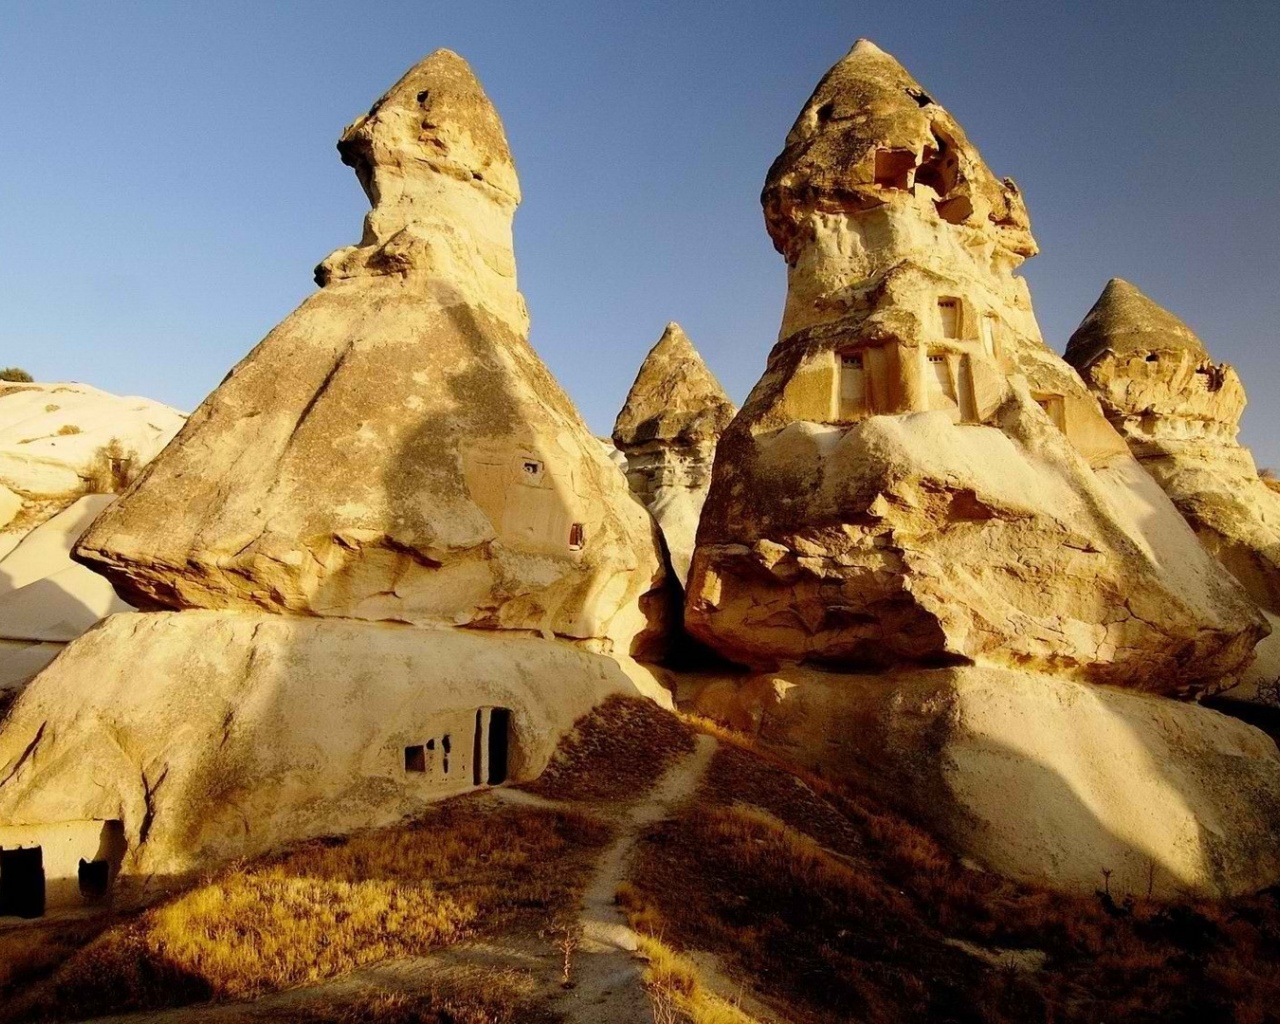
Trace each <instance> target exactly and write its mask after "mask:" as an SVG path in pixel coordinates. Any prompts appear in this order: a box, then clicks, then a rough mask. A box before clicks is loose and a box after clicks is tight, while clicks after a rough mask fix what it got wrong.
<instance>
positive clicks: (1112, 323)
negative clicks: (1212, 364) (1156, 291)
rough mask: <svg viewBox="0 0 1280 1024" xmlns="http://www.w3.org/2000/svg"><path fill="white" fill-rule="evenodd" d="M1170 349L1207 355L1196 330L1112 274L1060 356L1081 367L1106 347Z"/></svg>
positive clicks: (1117, 349)
mask: <svg viewBox="0 0 1280 1024" xmlns="http://www.w3.org/2000/svg"><path fill="white" fill-rule="evenodd" d="M1171 350H1173V351H1187V352H1192V353H1194V354H1195V355H1196V356H1198V357H1199V358H1201V359H1207V358H1208V357H1209V353H1208V351H1207V350H1206V349H1205V347H1204V343H1203V342H1201V341H1200V339H1199V338H1198V337H1196V333H1195V331H1193V330H1192V329H1191V328H1190V327H1188V326H1187V325H1186V324H1185V323H1183V322H1182V321H1181V320H1179V319H1178V318H1177V317H1176V316H1174V315H1173V314H1172V313H1170V312H1169V311H1168V310H1167V309H1165V308H1164V307H1163V306H1161V305H1159V304H1157V303H1156V302H1153V301H1152V300H1151V299H1149V298H1148V297H1147V296H1146V295H1144V294H1143V293H1142V292H1141V291H1139V290H1138V288H1137V287H1135V286H1134V285H1132V284H1130V283H1129V282H1128V281H1125V280H1124V279H1122V278H1119V277H1113V278H1112V279H1111V280H1110V281H1108V282H1107V286H1106V287H1105V288H1104V289H1103V290H1102V294H1101V295H1100V296H1099V297H1098V301H1097V302H1095V303H1094V304H1093V308H1092V309H1090V310H1089V312H1088V313H1086V314H1085V318H1084V319H1083V320H1082V321H1081V322H1080V326H1079V327H1077V328H1076V330H1075V333H1074V334H1072V335H1071V339H1070V340H1069V341H1068V342H1067V351H1066V354H1065V355H1064V357H1063V358H1065V359H1066V361H1067V362H1068V363H1070V364H1071V365H1072V366H1074V367H1075V368H1076V369H1077V370H1083V369H1084V368H1085V367H1087V366H1088V365H1089V364H1090V363H1093V362H1094V361H1095V360H1097V359H1098V358H1099V357H1100V356H1101V355H1102V354H1103V353H1104V352H1107V351H1111V352H1115V353H1116V354H1117V355H1123V354H1128V353H1133V352H1161V351H1171Z"/></svg>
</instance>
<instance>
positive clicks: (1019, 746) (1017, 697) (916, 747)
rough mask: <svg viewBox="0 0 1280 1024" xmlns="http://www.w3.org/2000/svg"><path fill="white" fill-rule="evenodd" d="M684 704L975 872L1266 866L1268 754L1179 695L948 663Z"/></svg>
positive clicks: (780, 685) (1175, 887) (1259, 880)
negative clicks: (884, 810)
mask: <svg viewBox="0 0 1280 1024" xmlns="http://www.w3.org/2000/svg"><path fill="white" fill-rule="evenodd" d="M694 706H695V707H697V708H699V709H700V710H704V711H707V712H709V713H711V714H713V715H714V716H716V717H720V718H724V719H727V720H735V721H736V722H737V724H739V725H740V726H742V727H745V728H749V729H750V730H752V731H753V732H754V733H755V734H756V737H757V741H758V742H759V743H760V744H762V745H763V746H765V747H767V748H768V749H770V750H773V751H774V752H776V753H778V754H780V755H781V756H783V757H784V758H786V759H787V760H789V761H791V762H793V763H797V764H801V765H805V766H808V767H810V768H814V769H819V770H821V772H822V773H823V774H825V775H827V776H829V777H834V778H838V779H843V780H846V781H847V782H849V783H851V784H853V785H856V786H857V787H858V788H859V789H861V790H870V791H873V792H875V793H876V794H877V795H878V796H880V797H881V798H882V799H885V800H887V801H889V802H890V803H891V804H893V805H895V806H897V807H898V808H899V809H900V810H902V811H904V812H906V813H907V814H908V815H909V816H911V817H912V818H913V819H914V820H916V821H921V822H924V823H925V824H927V825H928V826H929V827H930V828H932V829H933V830H934V831H935V832H936V833H937V834H938V835H940V836H941V837H942V838H944V839H945V840H946V841H948V843H949V844H950V845H951V846H952V847H953V848H954V849H955V850H956V851H957V852H959V853H961V854H963V855H965V856H967V857H970V858H971V859H973V860H976V861H978V862H979V863H981V864H982V865H984V866H986V867H987V868H989V869H990V870H993V871H996V872H999V873H1000V874H1003V875H1007V876H1009V877H1012V878H1016V879H1019V880H1021V881H1024V882H1030V883H1032V884H1037V885H1045V886H1048V887H1051V888H1055V889H1059V890H1065V891H1069V892H1078V893H1082V894H1091V893H1093V892H1094V891H1096V890H1103V889H1109V891H1110V893H1111V895H1112V896H1113V897H1114V898H1115V899H1116V900H1117V901H1118V900H1120V899H1122V898H1123V897H1125V896H1129V895H1132V896H1135V897H1139V898H1145V897H1149V896H1151V897H1155V898H1157V899H1174V898H1206V897H1207V898H1222V897H1228V896H1233V895H1237V894H1240V893H1246V892H1251V891H1254V890H1257V889H1261V888H1264V887H1266V886H1269V885H1273V884H1275V882H1276V881H1277V879H1280V841H1278V839H1277V837H1278V836H1280V753H1278V752H1277V750H1276V746H1275V744H1274V743H1273V742H1272V741H1271V740H1270V739H1269V738H1268V737H1267V736H1266V735H1264V734H1263V733H1262V732H1260V731H1258V730H1257V729H1254V728H1252V727H1251V726H1248V725H1245V724H1244V723H1243V722H1240V721H1237V720H1236V719H1234V718H1230V717H1228V716H1226V715H1222V714H1219V713H1217V712H1216V711H1211V710H1209V709H1208V708H1204V707H1199V706H1197V705H1195V704H1188V703H1182V702H1179V701H1172V700H1168V699H1167V698H1164V697H1154V696H1150V695H1147V694H1140V693H1134V692H1132V691H1131V690H1122V689H1117V688H1112V687H1106V686H1094V685H1091V684H1084V683H1078V682H1073V681H1070V680H1066V679H1061V678H1058V677H1054V676H1047V675H1039V674H1034V673H1028V672H1018V671H1015V670H1010V669H1004V668H996V667H991V666H963V667H956V668H944V669H931V670H914V671H912V670H899V671H895V672H889V673H885V674H879V675H848V674H837V673H825V672H819V671H814V670H812V669H803V668H791V669H786V670H784V671H781V672H779V673H775V674H764V675H760V676H758V677H754V678H752V679H750V680H747V681H745V682H744V683H743V684H741V685H740V686H739V687H736V688H732V689H730V688H728V687H726V686H725V684H723V683H720V684H717V685H713V686H711V687H708V688H707V691H706V692H705V693H704V694H702V695H699V696H698V697H696V698H695V699H694Z"/></svg>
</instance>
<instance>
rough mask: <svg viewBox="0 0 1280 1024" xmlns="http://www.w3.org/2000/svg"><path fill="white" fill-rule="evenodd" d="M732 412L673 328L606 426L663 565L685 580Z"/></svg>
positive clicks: (689, 345)
mask: <svg viewBox="0 0 1280 1024" xmlns="http://www.w3.org/2000/svg"><path fill="white" fill-rule="evenodd" d="M735 412H737V409H736V408H735V407H734V405H733V403H732V402H730V401H729V397H728V396H727V395H726V394H725V393H724V389H723V388H722V387H721V386H720V382H719V381H718V380H716V378H715V376H714V375H713V374H712V373H711V370H710V369H708V367H707V364H706V363H705V362H704V361H703V359H702V356H701V355H700V354H699V353H698V350H697V349H696V348H694V347H693V342H691V341H690V340H689V336H688V335H687V334H685V332H684V330H683V328H681V326H680V325H679V324H677V323H674V322H672V323H669V324H667V328H666V330H665V331H663V332H662V337H661V338H659V339H658V343H657V344H656V345H654V347H653V348H652V349H651V350H650V351H649V354H648V355H647V356H646V357H645V360H644V362H643V363H641V364H640V372H639V373H637V374H636V379H635V383H633V384H632V385H631V390H630V391H629V392H628V393H627V399H626V401H625V402H624V403H623V406H622V410H621V411H620V412H619V413H618V418H617V421H616V422H615V423H614V425H613V442H614V444H615V445H616V446H617V448H618V451H619V452H621V453H622V455H623V456H624V457H625V460H626V465H625V468H626V474H627V481H628V483H629V484H630V485H631V489H632V490H633V491H634V492H635V494H636V496H637V497H639V499H640V500H641V501H642V502H644V504H645V507H646V508H647V509H648V510H649V511H650V512H651V513H652V514H653V517H654V519H656V520H657V522H658V526H659V527H660V528H661V529H662V535H663V538H664V539H665V540H666V542H667V551H668V553H669V554H670V556H671V565H672V568H673V569H674V570H675V574H676V576H677V577H679V579H680V582H681V584H683V583H684V582H685V580H686V578H687V577H688V575H689V561H690V559H691V558H692V557H693V546H694V539H695V537H696V535H697V532H698V517H699V516H700V515H701V513H702V505H703V502H704V501H706V497H707V488H708V487H709V486H710V485H711V466H712V463H713V462H714V461H715V454H716V442H717V441H718V440H719V438H720V433H721V431H723V430H724V428H725V427H726V426H728V424H729V421H730V420H732V419H733V415H734V413H735Z"/></svg>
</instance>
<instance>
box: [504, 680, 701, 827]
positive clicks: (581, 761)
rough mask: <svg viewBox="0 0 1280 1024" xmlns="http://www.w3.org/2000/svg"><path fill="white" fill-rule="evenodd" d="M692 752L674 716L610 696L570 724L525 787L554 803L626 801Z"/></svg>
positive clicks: (681, 724)
mask: <svg viewBox="0 0 1280 1024" xmlns="http://www.w3.org/2000/svg"><path fill="white" fill-rule="evenodd" d="M693 747H694V743H693V735H692V732H691V731H690V729H689V727H688V726H687V725H685V724H684V722H682V721H681V720H680V719H679V718H678V717H677V716H676V715H673V714H672V713H671V712H669V711H664V710H663V709H662V708H660V707H658V705H657V704H654V703H653V702H652V701H649V700H643V699H640V698H635V697H610V698H609V699H608V700H607V701H605V702H604V703H603V704H601V705H600V706H599V707H597V708H596V709H595V710H593V711H592V712H591V713H590V714H587V715H585V716H584V717H582V718H580V719H579V720H578V721H577V722H575V723H574V727H573V731H572V732H570V733H569V735H568V736H567V737H566V738H565V739H564V741H563V742H562V743H561V744H560V746H559V748H558V749H557V750H556V753H555V756H554V757H553V758H552V760H551V763H550V764H549V765H548V766H547V770H546V771H544V772H543V773H542V775H541V776H539V778H538V779H537V780H536V781H534V782H533V783H531V784H530V785H529V786H528V787H527V788H528V789H529V790H530V791H531V792H533V793H537V794H538V795H540V796H544V797H547V798H549V799H554V800H580V801H591V802H596V801H601V802H603V801H625V800H630V799H633V798H634V797H636V796H639V795H640V794H642V793H645V792H647V791H648V790H649V789H650V788H652V786H653V785H654V783H656V782H657V781H658V779H659V778H661V777H662V773H663V772H665V771H666V770H667V769H668V768H669V767H670V766H671V765H672V764H673V763H674V762H675V761H676V759H677V758H679V757H681V756H683V755H685V754H689V753H692V752H693Z"/></svg>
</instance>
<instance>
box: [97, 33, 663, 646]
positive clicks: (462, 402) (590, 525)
mask: <svg viewBox="0 0 1280 1024" xmlns="http://www.w3.org/2000/svg"><path fill="white" fill-rule="evenodd" d="M338 149H339V152H340V153H341V156H342V159H343V161H344V162H345V163H347V164H349V165H351V166H352V167H353V168H354V169H355V172H356V175H357V177H358V178H359V179H360V183H361V185H362V186H363V187H364V189H365V191H366V193H367V194H368V197H369V200H370V203H371V204H372V209H371V211H370V212H369V215H368V216H367V217H366V218H365V226H364V237H363V239H362V240H361V242H360V244H359V245H356V246H351V247H348V248H345V249H340V250H338V251H337V252H335V253H334V254H332V255H331V256H330V257H329V258H328V259H326V260H325V261H324V262H323V263H322V264H321V265H320V268H319V270H318V272H317V280H318V281H319V282H320V284H321V285H322V287H321V288H320V290H319V291H318V292H317V293H316V294H314V295H313V296H311V297H310V298H309V299H307V300H306V301H305V302H304V303H303V304H302V305H301V306H300V307H299V308H298V310H297V311H295V312H294V313H293V314H292V315H291V316H289V317H288V318H287V319H286V320H285V321H284V322H283V323H282V324H280V326H278V327H277V328H276V329H275V330H273V331H272V332H271V333H270V334H269V335H268V336H267V337H266V339H264V340H263V341H262V343H261V344H259V345H258V347H257V348H255V349H254V350H253V351H252V352H251V353H250V354H249V355H248V356H247V357H245V359H244V360H242V361H241V362H240V364H239V365H237V366H236V367H235V368H234V369H233V370H232V371H231V374H230V375H229V376H228V378H227V379H226V381H224V382H223V384H222V385H221V386H220V387H219V388H218V389H217V390H216V391H215V392H214V393H213V394H212V395H210V396H209V397H208V398H207V399H206V400H205V401H204V403H202V404H201V406H200V408H199V409H197V410H196V411H195V413H194V414H193V415H192V417H191V420H190V422H189V423H188V424H187V426H186V428H185V429H184V430H183V431H182V433H181V434H180V435H179V436H178V438H177V440H176V441H175V443H174V444H173V445H172V446H171V447H170V448H169V449H168V450H167V451H166V452H165V453H164V455H163V456H162V457H161V458H160V459H157V460H156V461H155V462H154V463H152V464H151V466H149V467H148V469H147V472H146V474H145V475H144V478H143V480H142V481H141V483H140V485H139V486H138V487H136V488H135V489H134V490H133V491H132V492H131V493H130V494H128V495H127V496H126V497H125V498H124V499H123V500H121V501H120V502H119V503H118V504H116V505H114V506H113V507H112V508H111V509H110V510H109V511H108V512H107V514H106V515H104V516H103V517H102V518H101V519H100V520H99V521H98V522H97V523H96V524H95V525H94V527H93V529H92V530H91V531H90V532H89V533H88V534H87V535H86V536H85V537H84V539H83V540H82V541H81V543H80V545H79V547H78V549H77V557H78V558H79V559H81V560H82V561H84V562H85V563H86V564H88V565H90V566H92V567H94V568H95V569H97V570H98V571H100V572H102V573H104V574H105V575H106V576H107V577H108V578H109V579H110V580H111V581H112V583H113V584H114V585H115V587H116V589H117V590H118V591H119V592H120V593H121V594H122V595H124V596H125V597H127V598H128V599H129V600H130V601H131V602H133V603H134V604H135V605H137V606H138V607H141V608H150V609H158V608H170V609H182V608H221V609H242V610H246V611H249V610H268V611H279V612H288V613H294V614H308V615H324V616H346V617H351V618H358V619H366V620H371V621H397V622H406V623H411V624H415V625H433V626H466V627H471V628H482V629H504V630H520V631H529V632H532V633H537V634H541V635H544V636H548V637H550V636H558V637H562V638H565V639H568V640H572V641H576V642H580V643H583V644H584V645H586V646H588V647H590V648H591V649H595V650H602V651H609V650H615V651H618V652H620V653H623V654H627V653H631V652H633V651H637V652H638V651H641V650H643V649H645V647H646V645H647V644H649V643H650V642H652V641H653V640H654V639H655V638H656V636H657V635H658V634H659V633H660V631H661V625H660V622H661V616H662V613H663V610H664V608H665V602H664V600H663V598H662V594H663V586H664V572H663V567H662V561H661V553H660V549H659V546H658V542H657V538H656V535H655V531H654V528H653V525H652V523H651V521H650V519H649V517H648V516H647V515H646V514H645V512H644V510H643V509H642V508H640V507H639V506H638V505H637V504H636V502H634V501H633V500H632V499H631V497H630V495H629V493H628V492H627V488H626V484H625V481H624V480H623V479H622V478H621V476H620V475H619V474H618V472H617V471H616V469H615V467H614V466H612V465H611V464H610V462H609V460H608V459H607V458H606V457H605V455H604V453H603V452H602V451H601V449H600V445H599V443H598V442H597V441H596V439H595V438H594V437H592V436H591V434H590V433H589V432H588V430H587V428H586V426H585V424H584V423H583V422H582V419H581V417H580V416H579V415H578V412H577V410H576V409H575V408H574V406H573V404H572V402H571V401H570V400H569V398H568V397H567V396H566V395H565V393H564V391H563V390H562V389H561V388H560V386H559V384H558V383H557V382H556V381H555V380H554V378H553V377H552V376H551V374H550V373H549V372H548V371H547V369H546V367H545V366H544V365H543V363H542V361H541V360H540V359H539V358H538V356H537V354H536V353H535V352H534V351H533V349H532V348H531V347H530V346H529V343H528V341H527V316H526V314H525V309H524V301H523V299H522V298H521V296H520V293H519V292H518V291H517V290H516V278H515V262H514V256H513V252H512V240H511V220H512V215H513V214H514V211H515V208H516V204H517V203H518V202H519V200H520V190H519V185H518V183H517V180H516V175H515V168H514V165H513V163H512V160H511V155H510V152H509V150H508V147H507V141H506V137H505V135H504V133H503V129H502V124H501V122H500V121H499V119H498V115H497V113H496V112H495V111H494V109H493V106H492V105H491V104H490V102H489V100H488V98H487V97H486V96H485V95H484V92H483V90H482V89H481V87H480V85H479V83H478V82H477V81H476V79H475V77H474V75H473V74H472V72H471V70H470V68H468V67H467V65H466V63H465V62H464V61H463V60H462V59H461V58H460V57H458V56H456V55H455V54H452V53H449V52H448V51H439V52H437V53H435V54H433V55H432V56H430V57H428V58H427V59H426V60H424V61H423V62H422V63H420V64H419V65H418V66H416V67H415V68H413V69H412V70H411V71H409V72H408V74H406V75H405V76H404V78H402V79H401V80H400V81H399V82H398V83H397V84H396V85H395V86H393V87H392V89H391V90H390V91H389V92H388V93H387V94H386V95H385V96H383V97H382V98H381V99H380V100H378V102H377V103H375V104H374V105H373V107H372V109H371V110H370V111H369V113H368V114H367V115H365V116H364V117H362V118H360V119H359V120H358V121H356V122H355V123H354V124H352V125H351V126H350V127H348V128H347V129H346V131H345V132H344V133H343V135H342V139H341V141H340V142H339V145H338Z"/></svg>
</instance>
